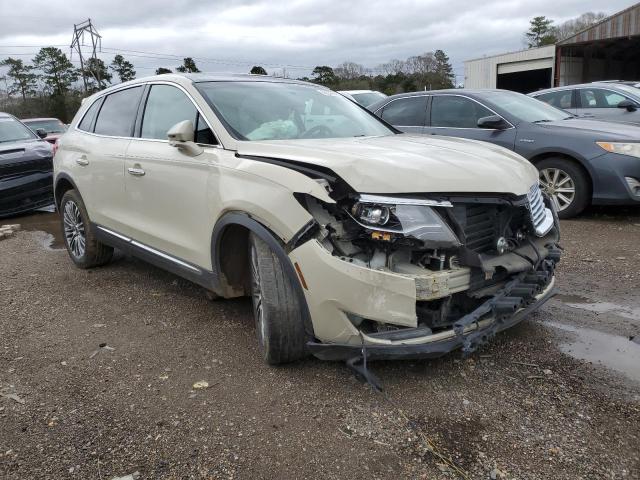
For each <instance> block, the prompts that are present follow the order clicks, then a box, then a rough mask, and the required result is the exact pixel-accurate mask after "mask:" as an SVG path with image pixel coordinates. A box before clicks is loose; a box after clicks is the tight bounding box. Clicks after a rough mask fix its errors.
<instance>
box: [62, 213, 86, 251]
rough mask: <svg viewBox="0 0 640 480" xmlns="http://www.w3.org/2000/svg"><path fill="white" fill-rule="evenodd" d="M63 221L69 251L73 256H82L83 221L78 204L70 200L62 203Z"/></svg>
mask: <svg viewBox="0 0 640 480" xmlns="http://www.w3.org/2000/svg"><path fill="white" fill-rule="evenodd" d="M63 223H64V236H65V239H66V241H67V246H68V248H69V251H70V252H71V254H72V255H73V256H74V257H75V258H82V256H83V255H84V252H85V247H86V238H85V232H84V223H83V222H82V216H81V215H80V209H79V208H78V205H76V203H75V202H74V201H72V200H69V201H68V202H67V203H65V205H64V212H63Z"/></svg>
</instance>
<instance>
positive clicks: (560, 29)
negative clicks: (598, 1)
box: [524, 12, 607, 48]
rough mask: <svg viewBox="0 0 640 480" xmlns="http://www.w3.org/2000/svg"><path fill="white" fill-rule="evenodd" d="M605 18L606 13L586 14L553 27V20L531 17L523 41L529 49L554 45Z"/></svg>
mask: <svg viewBox="0 0 640 480" xmlns="http://www.w3.org/2000/svg"><path fill="white" fill-rule="evenodd" d="M605 18H607V14H606V13H603V12H597V13H596V12H587V13H583V14H582V15H580V16H578V17H576V18H573V19H571V20H567V21H566V22H562V23H561V24H559V25H554V23H555V22H554V20H552V19H550V18H547V17H545V16H538V17H533V18H532V19H531V20H530V21H529V30H528V31H527V32H526V33H525V34H524V40H525V43H526V44H527V46H528V47H529V48H537V47H544V46H545V45H555V44H556V43H558V42H559V41H561V40H564V39H565V38H569V37H571V36H572V35H575V34H576V33H578V32H581V31H582V30H584V29H585V28H589V27H590V26H592V25H594V24H596V23H598V22H600V21H602V20H604V19H605Z"/></svg>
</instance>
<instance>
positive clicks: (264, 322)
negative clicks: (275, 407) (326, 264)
mask: <svg viewBox="0 0 640 480" xmlns="http://www.w3.org/2000/svg"><path fill="white" fill-rule="evenodd" d="M249 266H250V270H251V271H250V274H251V297H252V301H253V315H254V318H255V321H256V333H257V336H258V343H259V344H260V349H261V351H262V354H263V357H264V360H265V362H267V363H268V364H270V365H277V364H280V363H287V362H293V361H295V360H299V359H301V358H304V357H305V356H306V354H307V353H306V334H305V328H304V319H303V315H302V308H301V305H300V300H299V298H298V296H297V294H296V291H295V289H294V286H293V284H292V283H291V279H290V278H289V277H288V276H287V274H286V273H285V271H284V269H283V267H282V263H281V262H280V259H279V258H278V256H277V255H276V254H275V252H274V251H273V250H271V248H269V246H268V245H267V244H266V243H265V242H264V241H263V240H262V239H260V238H259V237H257V236H256V235H254V234H251V236H250V239H249Z"/></svg>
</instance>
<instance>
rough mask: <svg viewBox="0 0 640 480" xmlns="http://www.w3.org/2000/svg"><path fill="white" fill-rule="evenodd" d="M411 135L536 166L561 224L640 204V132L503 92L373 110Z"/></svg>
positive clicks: (446, 95) (450, 94)
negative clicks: (455, 140) (503, 152)
mask: <svg viewBox="0 0 640 480" xmlns="http://www.w3.org/2000/svg"><path fill="white" fill-rule="evenodd" d="M368 108H369V109H370V110H371V111H373V112H374V113H375V114H376V115H378V116H380V117H381V118H382V119H384V120H386V121H387V122H388V123H390V124H392V125H394V126H395V127H396V128H398V129H400V130H402V131H404V132H408V133H420V134H431V135H448V136H452V137H463V138H470V139H475V140H483V141H486V142H491V143H495V144H497V145H501V146H503V147H505V148H508V149H509V150H513V151H515V152H517V153H519V154H520V155H522V156H523V157H525V158H527V159H528V160H529V161H530V162H532V163H533V164H534V165H535V166H536V167H538V170H539V171H540V183H541V185H542V187H543V188H544V190H545V191H546V192H547V194H548V195H549V196H550V197H552V198H553V200H554V201H555V202H556V206H557V208H558V212H559V215H560V217H561V218H569V217H572V216H575V215H577V214H579V213H580V212H581V211H582V210H584V208H585V207H586V206H587V205H588V204H589V203H592V204H596V205H607V204H638V205H640V127H638V126H634V125H629V124H622V123H609V122H602V121H597V120H587V119H580V118H577V117H576V116H574V115H572V114H570V113H569V112H566V111H564V110H560V109H557V108H555V107H552V106H550V105H548V104H546V103H543V102H540V101H538V100H535V99H533V98H530V97H527V96H526V95H522V94H520V93H515V92H510V91H506V90H466V89H457V90H437V91H428V92H414V93H401V94H398V95H394V96H392V97H388V98H386V99H384V100H383V101H380V102H377V103H375V104H373V105H371V106H370V107H368Z"/></svg>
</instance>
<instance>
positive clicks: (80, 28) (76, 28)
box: [70, 18, 102, 93]
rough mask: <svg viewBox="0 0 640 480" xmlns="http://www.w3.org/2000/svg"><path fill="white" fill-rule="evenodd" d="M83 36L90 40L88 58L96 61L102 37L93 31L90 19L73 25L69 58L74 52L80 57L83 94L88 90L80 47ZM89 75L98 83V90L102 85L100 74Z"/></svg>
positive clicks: (82, 43) (82, 42)
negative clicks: (89, 55)
mask: <svg viewBox="0 0 640 480" xmlns="http://www.w3.org/2000/svg"><path fill="white" fill-rule="evenodd" d="M85 35H89V37H90V38H91V47H92V50H91V57H89V58H94V59H96V60H97V59H98V55H97V52H98V50H100V51H102V37H101V36H100V34H99V33H98V31H97V30H96V29H95V27H94V26H93V24H92V23H91V19H90V18H89V19H87V20H85V21H84V22H82V23H79V24H77V25H76V24H74V25H73V38H72V39H71V47H70V48H71V55H70V56H71V57H73V52H74V51H76V52H78V57H80V70H81V72H82V81H83V83H84V92H85V93H87V90H88V86H87V74H86V71H85V69H84V60H85V59H84V57H83V56H82V45H84V37H85ZM91 74H92V75H93V77H94V78H95V79H96V81H97V82H98V88H100V86H101V85H102V82H101V80H100V72H97V75H96V74H95V73H94V72H91Z"/></svg>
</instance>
